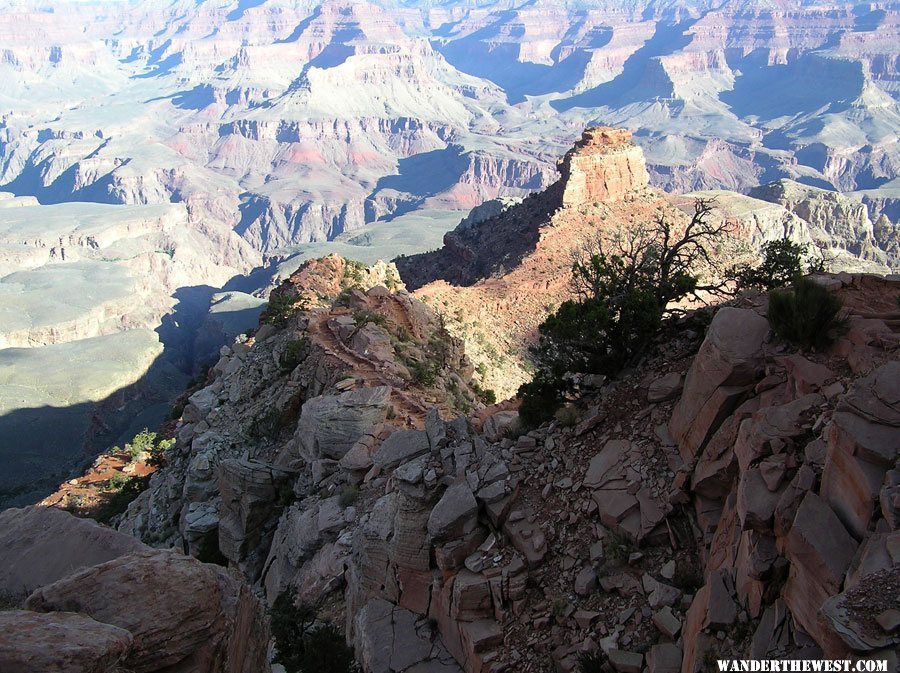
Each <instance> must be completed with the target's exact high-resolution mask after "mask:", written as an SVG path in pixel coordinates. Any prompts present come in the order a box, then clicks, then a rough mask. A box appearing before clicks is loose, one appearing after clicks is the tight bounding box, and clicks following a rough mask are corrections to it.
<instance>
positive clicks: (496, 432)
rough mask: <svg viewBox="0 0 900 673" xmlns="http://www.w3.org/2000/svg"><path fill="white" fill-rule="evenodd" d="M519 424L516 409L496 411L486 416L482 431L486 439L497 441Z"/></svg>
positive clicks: (515, 428)
mask: <svg viewBox="0 0 900 673" xmlns="http://www.w3.org/2000/svg"><path fill="white" fill-rule="evenodd" d="M519 425H520V423H519V412H518V411H513V410H506V411H498V412H497V413H496V414H492V415H490V416H488V417H487V419H486V420H485V422H484V425H483V426H482V432H483V434H484V437H485V439H487V440H488V441H490V442H499V441H500V440H501V439H503V438H504V437H505V436H506V435H507V434H508V433H512V432H515V431H516V430H517V429H518V428H519Z"/></svg>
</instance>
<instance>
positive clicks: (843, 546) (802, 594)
mask: <svg viewBox="0 0 900 673" xmlns="http://www.w3.org/2000/svg"><path fill="white" fill-rule="evenodd" d="M856 547H857V544H856V541H855V540H854V539H853V538H852V537H851V535H850V534H849V533H848V532H847V530H846V529H845V528H844V526H843V524H842V523H841V521H840V519H839V518H838V517H837V515H835V513H834V511H833V510H832V509H831V507H829V506H828V503H827V502H826V501H825V500H824V499H822V498H821V497H819V496H818V495H816V494H815V493H813V492H812V491H810V492H808V493H807V494H806V496H805V497H804V498H803V502H801V503H800V507H799V508H798V509H797V514H796V516H795V517H794V523H793V525H792V526H791V530H790V531H789V532H788V535H787V540H786V544H785V556H786V557H787V559H788V561H790V563H791V568H790V574H789V576H788V581H787V584H786V585H785V587H784V592H783V594H782V595H783V598H784V601H785V603H787V605H788V607H789V608H790V610H791V613H792V614H793V616H794V619H795V621H796V622H797V623H798V624H799V625H800V626H801V627H802V628H803V630H804V631H806V632H807V633H808V634H809V635H811V636H812V637H813V638H814V639H816V641H817V642H821V634H820V627H819V624H818V613H819V609H820V608H821V607H822V605H823V604H824V603H825V601H826V600H828V598H830V597H831V596H834V595H835V594H837V593H838V591H839V590H840V588H841V585H842V583H843V580H844V574H845V572H846V571H847V568H848V567H849V565H850V561H851V559H852V558H853V555H854V553H855V552H856Z"/></svg>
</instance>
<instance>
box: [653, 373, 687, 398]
mask: <svg viewBox="0 0 900 673" xmlns="http://www.w3.org/2000/svg"><path fill="white" fill-rule="evenodd" d="M683 387H684V377H683V376H682V375H681V374H679V373H678V372H671V373H669V374H666V375H665V376H663V377H661V378H658V379H656V380H655V381H654V382H653V383H651V384H650V388H649V389H648V390H647V401H648V402H665V401H667V400H671V399H675V398H676V397H678V393H680V392H681V390H682V388H683Z"/></svg>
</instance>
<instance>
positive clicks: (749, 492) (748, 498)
mask: <svg viewBox="0 0 900 673" xmlns="http://www.w3.org/2000/svg"><path fill="white" fill-rule="evenodd" d="M779 496H780V493H779V492H773V491H771V490H770V489H769V487H768V485H767V484H766V481H765V478H764V475H763V472H762V471H761V470H760V469H759V468H752V469H750V470H746V471H745V472H742V473H741V478H740V480H739V481H738V487H737V512H738V517H739V518H740V520H741V527H742V528H743V529H744V530H747V529H750V530H755V531H758V532H760V533H765V532H766V531H770V530H772V516H773V515H774V514H775V506H776V505H777V504H778V498H779Z"/></svg>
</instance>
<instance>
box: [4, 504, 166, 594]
mask: <svg viewBox="0 0 900 673" xmlns="http://www.w3.org/2000/svg"><path fill="white" fill-rule="evenodd" d="M142 550H149V547H147V546H146V545H144V544H143V543H141V542H140V541H139V540H137V539H135V538H133V537H131V536H130V535H125V534H124V533H119V532H118V531H115V530H113V529H112V528H107V527H106V526H101V525H100V524H98V523H95V522H94V521H92V520H91V519H79V518H78V517H75V516H72V515H71V514H69V513H68V512H64V511H63V510H61V509H56V508H55V507H39V506H31V507H26V508H24V509H7V510H4V511H2V512H0V592H2V593H5V594H7V595H10V596H13V597H14V598H22V599H24V598H25V597H26V596H28V594H30V593H31V592H32V591H34V590H35V589H37V588H39V587H42V586H44V585H46V584H52V583H53V582H56V581H57V580H59V579H62V578H63V577H66V576H67V575H71V574H72V573H73V572H76V571H78V570H81V569H82V568H87V567H90V566H93V565H97V564H98V563H105V562H106V561H111V560H112V559H114V558H118V557H119V556H124V555H125V554H130V553H132V552H136V551H142Z"/></svg>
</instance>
